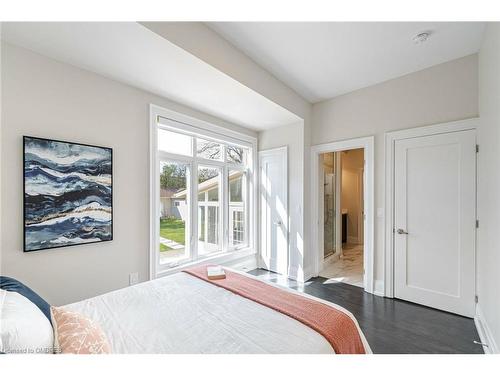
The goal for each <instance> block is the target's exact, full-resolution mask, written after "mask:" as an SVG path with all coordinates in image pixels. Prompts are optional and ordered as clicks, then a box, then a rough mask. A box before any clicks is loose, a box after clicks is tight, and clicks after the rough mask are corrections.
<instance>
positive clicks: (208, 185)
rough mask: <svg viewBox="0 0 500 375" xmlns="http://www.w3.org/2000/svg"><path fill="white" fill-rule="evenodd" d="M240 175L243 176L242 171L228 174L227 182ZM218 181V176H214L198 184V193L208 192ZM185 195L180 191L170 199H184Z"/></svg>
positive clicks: (184, 192)
mask: <svg viewBox="0 0 500 375" xmlns="http://www.w3.org/2000/svg"><path fill="white" fill-rule="evenodd" d="M242 174H243V172H242V171H231V172H229V181H231V180H235V179H237V178H238V177H240V176H241V175H242ZM218 179H219V176H216V177H212V178H210V179H208V180H206V181H203V182H202V183H200V184H198V192H200V193H203V192H205V191H207V190H210V189H211V188H213V187H215V186H217V184H218V183H219V181H218ZM186 194H187V190H186V189H184V190H181V191H179V192H177V193H175V194H173V195H172V198H185V197H186Z"/></svg>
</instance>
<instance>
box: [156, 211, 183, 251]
mask: <svg viewBox="0 0 500 375" xmlns="http://www.w3.org/2000/svg"><path fill="white" fill-rule="evenodd" d="M185 233H186V223H184V222H183V221H182V220H180V219H175V218H168V219H160V236H161V237H163V238H168V239H169V240H172V241H175V242H177V243H180V244H183V245H184V244H185V238H186V237H185ZM168 250H172V249H171V248H170V247H168V246H166V245H163V244H160V251H168Z"/></svg>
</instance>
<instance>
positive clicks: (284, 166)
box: [257, 146, 290, 277]
mask: <svg viewBox="0 0 500 375" xmlns="http://www.w3.org/2000/svg"><path fill="white" fill-rule="evenodd" d="M258 154H259V156H258V159H259V165H258V176H259V188H258V193H259V200H258V207H259V210H258V217H259V256H258V260H257V264H258V266H259V267H263V265H264V261H263V258H262V235H261V231H260V228H261V221H262V218H261V214H262V213H261V210H260V209H261V207H262V205H261V188H262V185H261V184H260V168H261V160H262V157H264V156H271V155H276V154H278V155H281V156H284V158H282V159H281V160H282V161H283V164H282V169H283V171H284V175H285V205H286V207H284V208H285V211H286V217H287V222H286V223H285V225H286V239H285V240H286V248H287V264H286V267H285V270H286V274H283V276H287V277H288V275H289V274H290V212H289V202H288V190H289V185H288V183H289V181H288V146H282V147H277V148H272V149H268V150H262V151H259V153H258Z"/></svg>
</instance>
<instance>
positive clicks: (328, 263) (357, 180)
mask: <svg viewBox="0 0 500 375" xmlns="http://www.w3.org/2000/svg"><path fill="white" fill-rule="evenodd" d="M364 160H365V158H364V149H363V148H356V149H349V150H343V151H337V152H326V153H322V154H320V163H321V167H322V168H320V170H322V175H323V189H322V190H323V199H322V200H321V199H320V201H322V203H323V215H322V216H323V262H322V263H323V267H322V269H321V271H320V273H319V275H320V276H322V277H325V278H327V279H328V280H330V281H331V282H343V283H347V284H351V285H355V286H359V287H363V286H364V281H363V269H364V238H363V237H364V198H363V197H364ZM320 190H321V189H320Z"/></svg>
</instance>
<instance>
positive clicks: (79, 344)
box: [50, 307, 111, 354]
mask: <svg viewBox="0 0 500 375" xmlns="http://www.w3.org/2000/svg"><path fill="white" fill-rule="evenodd" d="M50 312H51V314H52V324H53V325H54V341H55V345H54V346H55V350H56V353H63V354H65V353H70V354H106V353H111V348H110V345H109V342H108V339H107V337H106V335H105V334H104V332H103V331H102V329H101V327H99V325H97V324H96V323H94V322H93V321H92V320H90V319H89V318H87V317H86V316H83V315H82V314H79V313H77V312H73V311H68V310H66V309H64V308H62V307H51V308H50Z"/></svg>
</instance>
